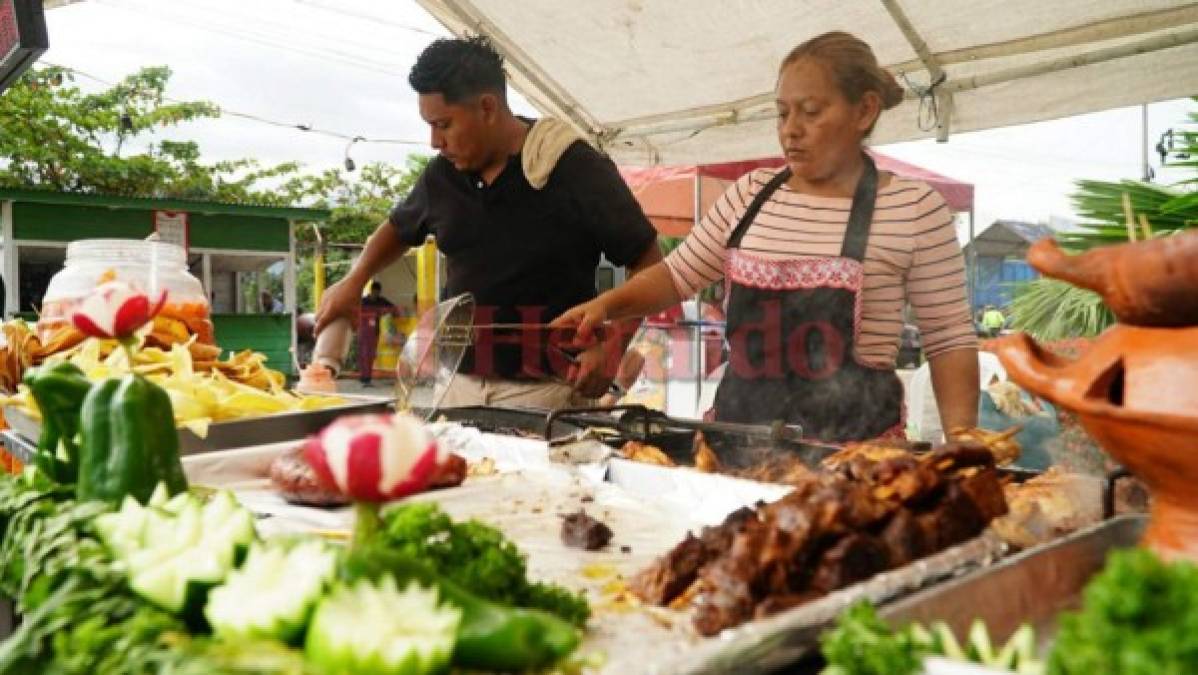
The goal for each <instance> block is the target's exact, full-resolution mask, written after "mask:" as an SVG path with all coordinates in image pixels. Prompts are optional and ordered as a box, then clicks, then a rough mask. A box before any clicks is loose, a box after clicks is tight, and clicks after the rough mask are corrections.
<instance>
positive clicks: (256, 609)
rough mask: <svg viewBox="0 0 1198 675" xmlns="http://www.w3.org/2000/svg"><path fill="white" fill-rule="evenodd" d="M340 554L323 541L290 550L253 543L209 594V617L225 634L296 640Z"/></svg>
mask: <svg viewBox="0 0 1198 675" xmlns="http://www.w3.org/2000/svg"><path fill="white" fill-rule="evenodd" d="M336 559H337V554H336V552H335V551H333V550H332V549H331V548H330V547H328V546H326V545H325V544H324V543H322V542H319V541H308V542H304V543H302V544H299V545H297V546H295V547H293V548H291V549H290V550H288V549H287V548H286V547H284V546H279V545H274V546H260V545H254V546H252V547H251V548H250V551H249V557H248V558H247V559H246V562H245V565H244V566H242V568H241V569H240V570H238V571H235V572H233V573H232V574H230V575H229V579H228V581H226V582H225V584H224V585H223V586H219V587H217V588H215V589H213V590H212V593H211V594H210V595H209V598H208V606H207V607H206V608H205V610H204V614H205V616H207V618H208V623H209V624H211V626H212V628H213V630H214V631H215V632H216V634H217V635H219V636H221V637H233V638H245V637H265V638H276V639H279V640H283V641H284V642H289V641H293V640H295V639H296V638H298V637H299V636H300V635H301V634H302V633H303V630H304V628H305V627H306V626H307V623H308V618H309V616H310V615H311V611H312V608H313V606H315V604H316V602H317V600H319V599H320V597H321V594H322V593H323V592H324V589H325V586H326V585H327V584H328V583H329V582H330V581H331V580H332V578H333V573H334V565H335V563H336Z"/></svg>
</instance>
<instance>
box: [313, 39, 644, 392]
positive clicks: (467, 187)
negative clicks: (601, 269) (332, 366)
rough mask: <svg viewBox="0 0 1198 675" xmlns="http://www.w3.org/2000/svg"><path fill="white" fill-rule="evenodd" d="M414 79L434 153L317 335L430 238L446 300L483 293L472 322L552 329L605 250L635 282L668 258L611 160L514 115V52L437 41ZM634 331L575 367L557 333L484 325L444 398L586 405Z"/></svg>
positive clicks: (613, 334)
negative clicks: (510, 82) (510, 65)
mask: <svg viewBox="0 0 1198 675" xmlns="http://www.w3.org/2000/svg"><path fill="white" fill-rule="evenodd" d="M408 83H409V84H410V85H411V86H412V88H413V89H414V90H415V91H416V93H417V94H418V101H419V107H420V116H421V117H422V118H423V119H424V121H425V122H426V123H427V124H428V126H429V132H430V144H431V145H432V147H433V149H434V150H436V151H437V156H436V157H434V158H433V159H432V160H431V161H430V162H429V164H428V167H427V168H426V169H425V170H424V172H423V173H422V174H421V175H420V177H419V179H417V181H416V183H415V185H414V186H413V187H412V190H411V192H410V193H408V195H407V196H406V197H405V198H404V199H403V201H401V202H400V203H399V204H397V205H396V207H395V208H394V209H393V210H392V212H391V215H390V217H389V218H388V219H387V221H386V222H384V223H382V224H381V225H380V226H379V227H378V228H377V229H376V230H375V232H374V234H372V235H371V236H370V238H369V239H368V240H367V241H366V246H365V248H364V250H363V251H362V255H361V256H360V257H359V258H358V259H357V261H356V262H355V263H354V266H353V268H352V269H351V270H350V272H349V274H348V275H347V277H346V278H345V279H343V280H342V281H340V282H338V283H337V284H334V285H333V286H331V287H329V289H328V291H327V292H326V293H325V294H324V297H323V298H322V300H321V306H320V311H319V312H318V314H317V325H316V330H317V332H318V333H319V332H320V331H323V330H324V328H325V326H327V325H329V324H331V323H332V322H333V321H334V320H336V319H338V318H341V317H351V318H352V316H353V314H355V313H356V312H357V311H358V302H359V297H358V294H359V292H360V290H361V288H362V286H363V284H364V283H366V281H367V280H369V279H370V278H371V277H372V276H373V275H374V274H376V273H377V272H379V271H380V270H382V269H383V268H385V267H386V266H387V265H389V264H391V263H393V262H394V261H396V260H398V259H399V257H400V256H402V255H403V254H404V253H405V252H406V251H407V250H408V249H409V248H411V247H413V246H420V245H423V244H424V243H425V241H426V240H427V239H428V238H429V237H433V238H434V239H435V240H436V245H437V248H438V249H439V250H440V251H441V253H442V254H443V255H444V256H445V262H446V287H445V293H444V295H443V297H447V298H448V297H454V296H458V295H461V294H464V293H470V294H472V295H473V296H474V301H475V316H474V323H475V325H493V324H545V323H548V322H549V321H550V320H552V319H554V318H555V317H557V316H558V315H559V314H561V313H562V312H563V311H565V310H566V309H567V308H569V307H572V306H574V305H576V304H578V303H580V302H585V301H586V300H589V299H591V298H593V297H595V269H596V268H597V267H598V265H599V259H600V256H601V255H603V256H605V257H606V258H607V259H608V260H610V261H611V262H612V263H613V264H616V265H619V266H622V267H625V268H627V270H628V272H629V276H631V275H632V274H635V273H636V272H637V271H639V270H641V269H645V268H647V267H649V266H651V265H653V264H654V263H656V262H657V261H659V260H661V252H660V250H659V249H658V247H657V231H656V230H655V229H654V228H653V225H652V224H651V223H650V222H649V219H648V218H646V217H645V214H644V212H642V211H641V208H640V205H639V204H638V203H637V201H636V198H635V197H634V196H633V195H632V192H631V191H630V190H629V189H628V185H627V184H626V183H624V180H623V179H622V178H621V177H620V173H619V171H618V170H617V169H616V165H615V164H614V163H613V162H612V161H611V159H610V158H608V157H606V156H605V155H604V154H603V153H601V152H600V151H598V150H596V149H595V148H594V147H592V146H591V145H590V144H589V143H587V141H586V139H584V138H582V137H581V136H579V135H578V133H577V132H576V131H575V130H574V128H573V127H571V126H570V125H569V124H567V123H566V122H564V121H561V120H557V119H552V118H543V119H539V120H532V119H527V118H524V117H519V116H517V115H515V114H514V113H513V112H512V109H511V108H510V107H509V106H508V101H507V83H506V80H505V77H504V72H503V57H502V56H501V55H500V54H499V53H498V52H497V51H496V50H495V49H494V47H492V45H491V44H490V42H489V41H488V40H487V39H486V38H483V37H476V38H468V39H440V40H436V41H434V42H433V43H432V44H430V45H429V46H428V47H427V48H426V49H425V50H424V51H423V52H422V53H421V54H420V56H419V58H417V60H416V64H415V65H414V66H413V67H412V71H411V73H410V74H409V76H408ZM636 325H639V321H636V322H630V323H627V324H624V325H622V326H619V327H617V328H616V329H613V330H610V331H606V332H607V333H608V334H609V335H608V336H607V337H606V339H605V340H604V341H602V342H601V343H598V344H593V345H589V346H587V347H586V348H585V349H584V350H583V351H582V352H580V353H579V354H578V355H577V357H575V358H574V359H573V362H572V361H571V359H570V358H569V357H563V356H562V355H561V354H560V353H558V350H554V349H551V348H550V347H549V346H548V345H547V344H546V343H547V341H548V340H547V335H546V333H547V331H544V330H540V329H529V330H520V329H506V330H502V329H501V330H495V331H491V330H485V331H482V330H480V331H479V332H478V334H477V335H476V336H474V340H473V343H472V344H471V346H470V347H469V348H468V349H467V351H466V354H465V356H464V358H463V360H462V365H461V368H460V369H459V371H458V374H457V375H456V376H455V377H454V378H453V381H452V384H451V385H450V387H449V389H448V391H447V392H446V394H445V396H444V398H443V399H442V401H441V405H443V406H467V405H507V406H524V407H537V408H561V407H565V406H568V405H572V404H574V403H575V402H577V403H581V404H584V405H585V404H586V403H587V402H589V401H591V400H593V399H595V398H597V397H599V396H602V395H603V394H604V393H606V392H607V390H608V387H609V385H610V384H611V382H612V379H613V378H614V377H615V374H616V370H617V365H618V364H619V362H620V358H621V357H622V356H623V354H624V351H625V348H626V347H627V343H628V341H629V340H631V338H632V335H633V333H634V332H635V327H636ZM577 399H582V400H577Z"/></svg>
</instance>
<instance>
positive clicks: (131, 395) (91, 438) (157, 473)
mask: <svg viewBox="0 0 1198 675" xmlns="http://www.w3.org/2000/svg"><path fill="white" fill-rule="evenodd" d="M81 417H82V426H83V446H82V448H81V449H80V459H79V482H78V484H77V485H76V490H75V493H76V495H77V496H78V498H79V499H80V500H86V499H96V500H101V501H106V502H111V503H114V504H115V503H119V502H120V501H121V500H122V499H124V497H125V495H131V496H132V497H133V498H134V499H136V500H138V501H139V502H142V503H143V504H144V503H145V502H146V501H147V500H149V498H150V495H151V494H152V493H153V492H154V487H155V486H156V485H158V483H159V482H161V483H163V484H164V485H165V486H166V489H167V492H168V493H170V494H172V495H174V494H178V493H180V492H183V491H185V490H187V479H186V477H184V475H183V464H182V462H181V461H180V460H179V434H178V432H177V431H176V430H175V417H174V413H173V412H172V410H171V400H170V396H168V395H167V393H166V391H165V390H164V389H162V387H159V386H158V385H156V384H154V383H153V382H150V381H149V380H147V379H145V378H144V377H142V376H140V375H126V376H125V377H122V378H120V379H108V380H104V381H103V382H99V383H97V384H96V385H95V386H93V387H92V389H91V391H90V392H88V394H87V397H86V398H85V399H84V400H83V410H82V413H81Z"/></svg>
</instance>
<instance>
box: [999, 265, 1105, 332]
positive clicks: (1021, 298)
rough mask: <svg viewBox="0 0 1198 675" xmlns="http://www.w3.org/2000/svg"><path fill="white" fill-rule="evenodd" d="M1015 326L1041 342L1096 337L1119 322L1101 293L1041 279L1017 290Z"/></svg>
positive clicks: (1014, 307) (1013, 315) (1013, 303)
mask: <svg viewBox="0 0 1198 675" xmlns="http://www.w3.org/2000/svg"><path fill="white" fill-rule="evenodd" d="M1011 316H1012V324H1013V326H1014V327H1015V328H1017V329H1018V330H1022V331H1025V332H1027V333H1028V334H1030V335H1031V336H1032V337H1034V338H1036V339H1037V340H1041V341H1047V340H1063V339H1067V338H1074V337H1093V336H1095V335H1098V334H1099V333H1101V332H1102V331H1103V330H1105V329H1106V328H1107V327H1108V326H1110V325H1111V324H1113V323H1114V322H1115V315H1114V314H1112V313H1111V310H1110V309H1108V308H1107V306H1106V305H1105V304H1103V302H1102V298H1101V297H1099V296H1098V294H1097V293H1093V292H1091V291H1088V290H1086V289H1084V288H1078V287H1076V286H1072V285H1070V284H1067V283H1065V282H1064V281H1059V280H1057V279H1037V280H1035V281H1031V282H1028V283H1025V284H1020V285H1018V286H1016V287H1015V297H1014V298H1013V299H1012V300H1011Z"/></svg>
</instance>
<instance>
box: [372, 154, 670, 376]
mask: <svg viewBox="0 0 1198 675" xmlns="http://www.w3.org/2000/svg"><path fill="white" fill-rule="evenodd" d="M391 224H392V225H394V226H395V228H396V230H397V232H398V233H399V237H400V239H401V240H402V241H403V242H404V243H405V244H408V245H409V246H417V245H419V244H422V243H423V242H424V241H425V239H426V238H427V237H428V236H429V235H432V236H433V237H436V241H437V248H439V249H440V250H441V252H442V253H444V254H445V260H446V263H447V270H446V271H447V283H446V291H447V293H448V294H449V296H454V295H458V294H461V293H466V292H469V293H472V294H473V295H474V298H475V302H476V307H477V308H476V312H475V322H476V323H543V322H548V321H550V320H552V319H554V318H555V317H557V316H558V315H559V314H561V313H562V312H564V311H565V310H567V309H569V308H571V307H573V306H574V305H577V304H579V303H581V302H585V301H587V300H590V299H591V298H594V297H595V294H596V291H595V268H596V267H597V266H598V264H599V256H600V254H603V255H605V256H606V257H607V259H608V260H610V261H611V262H612V263H614V264H616V265H620V266H627V265H630V264H632V263H633V262H635V261H636V260H637V259H639V258H640V256H641V255H642V254H643V253H644V252H645V250H646V249H647V248H648V247H649V246H650V245H653V244H654V242H655V241H656V237H657V232H656V230H654V228H653V225H652V224H650V223H649V220H648V219H647V218H646V217H645V214H644V212H643V211H641V207H640V205H639V204H638V203H637V201H636V199H635V198H634V197H633V196H632V193H631V192H630V191H629V189H628V186H627V185H626V184H625V183H624V180H623V179H622V178H621V177H620V174H619V172H618V171H617V170H616V165H615V164H614V163H613V162H612V161H611V160H610V159H609V158H607V157H606V156H605V155H603V154H601V153H600V152H599V151H597V150H595V149H594V148H592V147H591V146H590V145H588V144H587V143H585V142H584V141H577V142H575V143H574V144H573V145H571V146H570V147H569V148H567V150H566V151H565V153H564V154H563V155H562V157H561V159H560V160H558V163H557V166H556V167H555V168H554V169H553V172H552V173H551V174H550V176H549V181H548V183H547V184H546V185H545V187H544V188H542V189H540V190H536V189H534V188H533V187H532V185H530V184H529V182H528V180H527V179H526V178H525V176H524V171H523V169H522V167H521V163H520V155H518V154H517V155H513V156H512V157H510V158H509V159H508V163H507V166H506V167H505V168H504V170H503V172H502V173H500V174H499V176H498V177H497V178H496V179H495V181H494V182H493V183H491V184H490V185H486V184H485V183H484V182H483V180H482V179H481V178H480V177H479V176H477V175H471V174H467V173H463V172H460V171H458V170H457V169H455V168H454V167H453V165H452V164H451V163H450V162H449V161H447V160H445V159H444V158H443V157H440V156H438V157H436V158H435V159H433V160H432V162H430V163H429V165H428V168H427V169H425V171H424V173H423V174H422V175H421V176H420V178H419V179H418V180H417V181H416V185H415V186H414V187H413V188H412V191H411V192H410V193H409V194H408V196H407V198H405V199H404V200H403V201H402V202H401V203H399V204H398V205H396V206H395V208H394V209H393V210H392V211H391ZM483 349H489V350H492V351H491V353H490V354H488V355H483V354H482V351H481V350H483ZM525 350H526V351H527V347H526V348H525ZM521 351H522V348H521V347H520V346H519V345H503V344H494V345H491V344H488V345H482V344H480V346H479V354H478V358H475V356H476V355H475V354H474V353H470V352H468V353H467V356H466V362H465V363H463V365H462V372H468V373H475V374H481V375H488V376H498V377H505V378H537V377H543V376H545V374H546V373H553V372H554V371H555V370H560V365H561V363H560V359H554V360H552V361H551V360H548V359H547V358H546V355H545V353H544V349H543V348H542V349H539V350H538V356H539V359H538V360H539V363H528V361H529V360H530V359H525V358H522V356H521ZM551 364H553V365H551ZM554 366H556V367H554Z"/></svg>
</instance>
